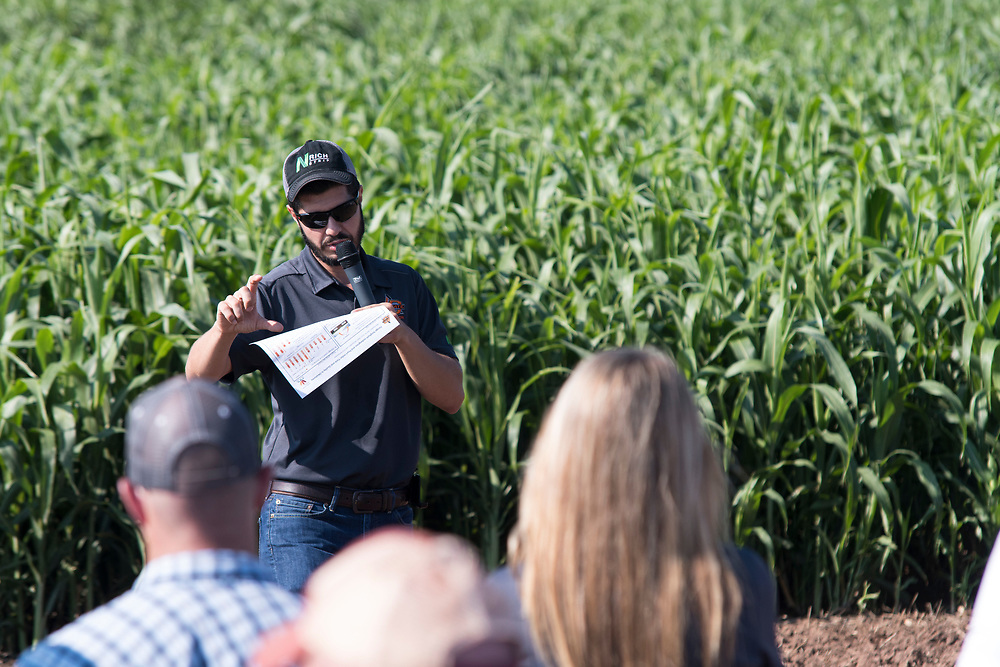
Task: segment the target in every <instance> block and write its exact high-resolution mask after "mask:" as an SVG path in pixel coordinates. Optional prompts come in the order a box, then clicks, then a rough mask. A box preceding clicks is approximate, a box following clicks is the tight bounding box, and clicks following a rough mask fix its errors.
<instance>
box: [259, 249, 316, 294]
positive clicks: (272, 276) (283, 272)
mask: <svg viewBox="0 0 1000 667" xmlns="http://www.w3.org/2000/svg"><path fill="white" fill-rule="evenodd" d="M304 275H306V266H305V261H304V258H303V256H302V254H301V253H300V254H298V255H296V256H295V257H292V258H291V259H289V260H286V261H284V262H282V263H281V264H279V265H278V266H276V267H274V268H273V269H271V270H270V271H268V272H267V273H265V274H264V278H263V279H262V280H261V281H260V284H261V285H262V286H265V287H270V286H272V285H274V284H275V283H278V282H280V281H281V280H282V279H284V278H289V277H293V276H304Z"/></svg>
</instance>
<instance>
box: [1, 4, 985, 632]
mask: <svg viewBox="0 0 1000 667" xmlns="http://www.w3.org/2000/svg"><path fill="white" fill-rule="evenodd" d="M0 9H2V10H3V19H2V21H0V90H2V95H0V177H2V179H3V180H2V181H0V401H2V410H0V480H2V487H0V522H2V524H0V528H2V531H0V648H3V649H6V650H9V651H17V650H19V649H21V648H23V647H25V646H27V645H29V644H30V643H31V642H32V641H34V640H36V639H37V638H39V637H41V636H43V635H44V634H45V633H46V632H47V631H48V630H50V629H51V628H54V627H57V626H58V625H60V624H61V623H63V622H65V621H66V620H67V619H70V618H72V617H73V616H75V615H76V614H78V613H80V612H82V611H84V610H86V609H89V608H91V607H92V606H94V605H95V604H98V603H100V602H102V601H104V600H106V599H108V598H109V597H110V596H112V595H115V594H117V593H119V592H120V591H121V590H123V588H124V587H126V586H127V585H129V583H130V582H131V580H132V578H133V577H134V575H135V573H136V572H137V571H138V568H139V567H140V565H141V547H140V545H139V543H138V541H137V539H136V536H135V534H134V531H133V530H132V528H131V527H130V525H129V524H128V522H127V520H126V518H125V517H124V513H123V511H122V509H121V507H120V505H119V503H118V501H117V498H116V496H115V493H114V480H115V478H116V477H117V476H118V475H119V474H120V473H121V457H122V437H121V436H122V425H123V418H124V413H125V411H126V409H127V406H128V404H129V402H130V400H131V399H132V398H134V397H135V396H136V395H137V394H138V393H139V392H140V391H142V390H143V389H144V388H147V387H149V386H151V385H153V384H155V383H157V382H159V381H161V380H163V379H164V378H166V377H169V376H171V375H175V374H178V373H181V372H182V371H183V363H184V359H185V357H186V354H187V350H188V347H189V345H190V343H191V342H192V341H193V340H194V338H195V337H196V336H197V335H198V334H199V333H200V332H201V331H203V330H205V329H206V328H208V326H209V325H210V323H211V321H212V318H213V316H214V308H215V303H216V302H217V301H218V300H219V299H221V298H223V297H224V296H225V295H226V294H228V293H230V292H232V291H233V290H234V289H236V288H237V287H238V286H240V285H241V284H243V283H244V282H245V280H246V277H247V276H248V275H249V274H251V273H253V272H266V271H267V270H268V269H270V268H271V267H273V266H275V265H276V264H278V263H279V262H281V261H283V260H285V259H287V258H289V257H291V256H292V255H293V254H295V253H296V252H297V251H298V249H299V247H300V243H301V241H300V240H299V238H298V235H297V233H296V231H295V228H294V226H293V225H292V224H291V222H290V220H289V219H288V217H287V215H286V213H285V212H284V209H283V194H282V190H281V184H280V174H279V165H280V163H281V160H282V159H283V157H284V156H285V154H287V152H288V151H289V150H290V149H291V148H293V147H294V146H296V145H299V144H300V143H302V142H303V141H304V140H306V139H308V138H312V137H315V138H332V139H335V140H337V141H338V142H340V143H341V144H342V145H343V146H344V147H345V148H346V149H347V150H348V152H349V153H351V155H352V156H354V158H355V163H356V164H357V166H358V168H359V171H360V172H361V176H362V180H363V181H364V184H365V195H366V197H365V204H366V213H367V215H368V220H369V232H368V235H367V237H366V240H365V247H366V249H367V250H368V251H369V252H373V253H375V254H378V255H380V256H384V257H388V258H391V259H396V260H399V261H403V262H406V263H408V264H410V265H412V266H414V267H416V268H417V269H418V270H419V271H420V272H421V273H422V274H423V275H424V276H425V278H426V279H427V281H428V283H429V284H430V286H431V288H432V290H433V291H434V292H435V293H436V294H437V295H438V299H439V305H440V307H441V310H442V314H443V317H444V319H445V322H446V326H447V327H448V329H449V331H450V333H451V337H452V341H453V343H454V344H455V345H456V349H457V351H458V353H459V355H460V358H461V362H462V364H463V367H464V368H465V373H466V376H465V388H466V394H467V398H466V403H465V405H464V406H463V408H462V410H461V411H460V412H459V413H458V415H455V416H449V415H445V414H443V413H439V412H438V411H435V410H433V409H428V410H427V411H426V412H425V415H426V427H425V442H426V443H427V445H428V447H427V453H426V456H425V459H424V460H423V462H422V464H421V468H422V470H423V472H424V474H425V475H426V477H427V488H426V493H427V495H428V497H429V499H430V500H431V503H432V504H431V507H430V508H429V509H428V510H427V511H425V512H424V513H423V515H422V516H421V517H420V521H421V522H422V524H423V525H425V526H428V527H431V528H434V529H438V530H449V531H452V532H456V533H458V534H460V535H463V536H465V537H467V538H468V539H470V540H472V541H473V542H474V543H475V544H476V545H477V546H478V547H479V548H480V550H481V553H482V554H483V559H484V562H485V563H486V564H487V565H489V566H494V565H496V564H497V563H499V562H502V559H503V556H504V552H505V539H506V533H507V531H508V530H509V528H510V526H511V525H512V523H513V521H514V520H515V518H516V489H517V480H518V476H519V474H520V468H521V466H522V464H523V461H524V459H525V457H526V454H527V450H528V448H529V446H530V440H531V437H532V435H533V433H534V431H535V429H536V428H537V425H538V422H539V420H540V419H541V416H542V414H543V412H544V409H545V406H546V405H547V404H548V402H549V401H550V400H551V397H552V395H553V393H554V391H555V390H556V389H557V388H558V386H559V385H560V383H561V382H562V380H563V379H564V377H565V375H566V373H568V371H569V369H571V368H572V367H573V366H574V365H575V363H576V362H577V361H578V360H579V359H580V358H581V357H582V356H585V355H587V354H589V353H590V352H592V351H594V350H599V349H604V348H608V347H612V346H619V345H655V346H657V347H660V348H662V349H665V350H668V351H669V352H670V353H671V354H673V355H674V356H675V357H676V358H677V360H678V362H679V364H680V365H681V367H682V368H683V369H684V371H685V373H686V374H687V376H688V377H689V379H690V381H691V385H692V387H693V388H694V390H695V392H696V394H697V396H698V399H699V403H700V405H701V407H702V410H703V412H704V415H705V421H706V424H707V426H708V428H709V430H710V431H711V433H712V435H713V437H714V438H715V439H716V441H717V442H718V444H719V446H720V449H721V450H722V452H723V454H724V459H725V463H726V466H727V469H728V471H729V474H730V479H731V480H732V483H733V527H734V536H735V539H736V541H737V542H738V543H740V544H744V545H747V546H749V547H751V548H754V549H756V550H758V551H759V552H760V553H762V554H764V555H765V556H766V557H767V558H768V559H769V562H770V563H771V564H772V565H773V567H774V570H775V574H776V576H777V579H778V583H779V594H780V597H781V604H782V607H783V609H785V610H787V611H789V612H790V613H804V612H805V611H807V610H809V609H812V610H830V611H843V610H850V609H861V608H872V607H879V606H882V605H888V606H906V605H912V604H919V603H921V602H922V601H931V602H941V603H944V604H950V605H955V604H958V603H966V602H968V601H969V600H970V598H971V595H972V594H973V592H974V588H975V585H976V583H977V582H978V577H979V575H980V573H981V570H982V566H983V562H984V559H985V556H986V554H987V553H988V550H989V548H990V545H991V544H992V540H993V537H994V535H995V533H996V530H997V523H998V519H1000V514H998V512H1000V503H998V497H997V486H998V484H997V481H998V470H997V432H998V420H997V418H996V417H995V416H994V413H995V408H996V401H997V398H998V393H997V384H998V381H1000V376H998V372H1000V367H998V365H997V364H996V363H995V362H996V356H997V355H996V351H997V348H998V346H1000V338H998V336H997V332H996V324H997V315H998V312H1000V302H997V301H995V300H994V295H995V294H996V293H997V289H998V282H1000V264H998V262H997V261H996V259H995V257H996V249H997V245H998V233H997V224H996V223H997V219H998V211H1000V203H998V201H997V166H996V164H995V163H996V162H997V152H998V150H997V147H998V144H1000V134H998V124H997V115H996V110H997V108H998V107H1000V86H998V76H1000V75H998V70H997V68H996V54H997V52H998V47H1000V19H998V17H997V13H996V11H995V8H994V7H993V4H992V3H991V2H987V1H986V0H968V1H966V2H961V3H953V2H950V1H946V0H916V1H915V2H913V1H911V2H874V1H873V0H863V1H860V2H834V1H824V0H813V1H801V2H778V1H777V0H759V1H754V0H736V1H734V2H727V1H725V0H707V1H705V2H693V1H683V2H674V1H669V2H663V3H649V2H638V1H635V0H624V1H623V2H620V3H611V4H608V3H601V2H592V1H590V0H574V1H573V2H569V1H568V0H553V1H552V2H545V3H541V2H530V1H527V0H515V1H513V2H504V3H500V2H470V1H468V0H457V1H453V2H449V3H443V2H438V0H428V1H427V2H419V3H417V2H406V1H403V0H386V1H384V2H377V3H367V4H365V3H361V4H358V3H355V4H345V3H340V4H337V3H333V4H331V3H327V2H314V1H311V0H297V1H294V2H286V3H273V2H262V1H260V0H248V1H247V2H242V3H230V2H223V1H222V0H201V1H200V2H191V1H190V0H180V1H179V2H173V3H147V2H135V1H134V0H74V1H72V2H70V1H69V0H24V1H22V2H16V3H15V2H9V1H7V2H3V3H2V6H0ZM236 389H237V391H239V392H240V394H241V396H242V397H243V398H244V399H245V400H246V401H247V403H248V404H249V405H250V406H251V408H252V409H253V410H254V411H255V414H257V415H258V416H259V419H260V422H261V427H262V428H264V427H265V426H266V423H267V422H268V421H269V412H270V409H269V403H268V400H267V397H266V394H265V393H264V390H263V386H262V385H261V383H260V382H259V380H257V379H256V378H247V379H244V380H241V381H240V382H239V383H238V384H237V385H236ZM595 492H600V491H599V490H595Z"/></svg>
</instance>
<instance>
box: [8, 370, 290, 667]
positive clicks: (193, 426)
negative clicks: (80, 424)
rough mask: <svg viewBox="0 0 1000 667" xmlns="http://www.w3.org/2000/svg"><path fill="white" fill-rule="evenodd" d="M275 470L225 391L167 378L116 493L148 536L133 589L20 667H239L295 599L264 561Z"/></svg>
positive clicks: (147, 402)
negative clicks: (262, 544)
mask: <svg viewBox="0 0 1000 667" xmlns="http://www.w3.org/2000/svg"><path fill="white" fill-rule="evenodd" d="M270 481H271V472H270V470H269V469H267V468H261V466H260V459H259V455H258V450H257V435H256V428H255V426H254V424H253V421H252V420H251V418H250V415H249V413H248V412H247V410H246V408H244V407H243V405H242V404H241V403H240V402H239V400H238V399H237V398H236V397H235V396H234V395H233V394H232V393H231V392H230V391H228V390H226V389H223V388H222V387H219V386H217V385H214V384H212V383H209V382H205V381H203V380H193V381H188V380H186V379H184V378H174V379H172V380H168V381H167V382H164V383H163V384H161V385H158V386H157V387H154V388H153V389H150V390H149V391H147V392H145V393H144V394H142V395H141V396H140V397H139V398H138V399H137V400H136V402H135V403H134V404H133V406H132V408H131V410H130V411H129V414H128V417H127V420H126V431H125V476H124V477H122V478H121V479H120V480H118V492H119V494H120V495H121V499H122V502H123V503H124V505H125V509H126V510H127V511H128V513H129V515H130V516H131V517H132V518H133V519H134V520H135V522H136V524H137V525H138V527H139V530H140V532H141V533H142V538H143V543H144V544H145V547H146V566H145V568H143V571H142V572H141V573H140V575H139V577H138V578H137V579H136V581H135V584H134V585H133V586H132V589H131V590H130V591H128V592H126V593H124V594H123V595H121V596H119V597H117V598H115V599H114V600H112V601H111V602H109V603H107V604H106V605H104V606H102V607H98V608H97V609H95V610H93V611H91V612H89V613H87V614H85V615H83V616H81V617H80V618H78V619H77V620H76V621H74V622H73V623H71V624H69V625H67V626H66V627H64V628H63V629H61V630H59V631H58V632H56V633H54V634H52V635H50V636H49V637H48V638H47V639H45V641H43V642H42V643H40V644H39V645H38V646H37V647H35V648H34V649H33V650H31V651H29V652H26V653H24V654H23V655H22V656H21V657H20V659H19V660H18V663H17V664H18V665H23V666H25V667H27V666H30V665H196V664H197V665H234V666H235V665H242V664H244V663H245V662H246V661H247V659H248V657H249V656H250V655H251V653H252V651H253V650H254V647H255V646H256V643H257V640H258V637H259V636H260V634H261V633H262V632H263V631H264V630H267V629H269V628H272V627H274V626H276V625H278V624H280V623H282V622H284V621H285V620H287V619H289V618H291V617H293V616H294V615H295V614H296V613H297V612H298V610H299V606H300V603H299V599H298V597H297V596H295V595H293V594H291V593H289V592H288V591H286V590H284V589H283V588H281V587H280V586H278V585H277V584H276V583H274V581H273V579H272V577H271V575H270V572H268V571H267V569H265V568H263V567H262V566H261V565H260V564H259V562H258V561H257V558H256V551H257V512H258V511H259V508H260V505H261V503H262V502H263V499H264V496H265V495H266V494H267V487H268V484H269V483H270Z"/></svg>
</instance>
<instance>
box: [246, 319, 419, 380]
mask: <svg viewBox="0 0 1000 667" xmlns="http://www.w3.org/2000/svg"><path fill="white" fill-rule="evenodd" d="M397 326H399V321H398V320H397V319H396V316H395V315H393V314H392V312H391V311H390V310H389V308H388V307H387V306H383V307H381V308H365V309H363V310H358V311H355V312H353V313H351V314H349V315H344V316H343V317H334V318H331V319H329V320H323V321H322V322H316V323H315V324H310V325H308V326H304V327H300V328H298V329H292V330H291V331H286V332H284V333H280V334H278V335H276V336H271V337H270V338H265V339H264V340H261V341H257V342H256V343H254V345H259V346H260V347H261V348H263V350H264V351H265V352H267V356H268V357H270V358H271V361H273V362H274V365H275V366H277V367H278V370H279V371H281V374H282V375H284V376H285V379H286V380H288V383H289V384H290V385H292V387H293V388H294V389H295V391H296V393H298V395H299V396H300V397H305V396H307V395H309V393H310V392H312V391H313V390H314V389H315V388H316V387H318V386H320V385H321V384H323V383H324V382H326V381H327V380H329V379H330V378H332V377H333V376H334V375H336V374H337V373H338V372H340V370H341V369H342V368H344V367H345V366H347V364H349V363H351V362H352V361H354V360H355V359H357V358H358V357H359V356H360V355H361V353H362V352H364V351H365V350H367V349H368V348H370V347H371V346H372V345H374V344H375V343H377V342H379V341H380V340H381V339H382V337H383V336H385V335H386V334H387V333H389V332H390V331H392V330H393V329H395V328H396V327H397Z"/></svg>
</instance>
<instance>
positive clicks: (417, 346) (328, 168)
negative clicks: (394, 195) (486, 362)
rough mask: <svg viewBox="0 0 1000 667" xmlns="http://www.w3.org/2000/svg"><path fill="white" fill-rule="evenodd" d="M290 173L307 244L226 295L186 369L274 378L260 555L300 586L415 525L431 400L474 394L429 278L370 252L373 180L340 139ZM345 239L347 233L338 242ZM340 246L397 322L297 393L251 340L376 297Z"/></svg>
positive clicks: (303, 156)
mask: <svg viewBox="0 0 1000 667" xmlns="http://www.w3.org/2000/svg"><path fill="white" fill-rule="evenodd" d="M282 182H283V185H284V188H285V197H286V199H287V207H286V208H287V209H288V212H289V213H290V214H291V216H292V218H293V219H294V220H295V223H296V224H297V225H298V227H299V232H300V233H301V235H302V239H303V241H304V242H305V248H304V249H303V250H302V252H301V253H300V254H299V255H298V256H297V257H295V258H293V259H291V260H289V261H287V262H285V263H283V264H281V265H279V266H278V267H277V268H275V269H273V270H272V271H271V272H269V273H268V274H267V275H266V276H263V277H261V276H259V275H253V276H250V278H249V280H247V283H246V285H244V286H243V287H241V288H240V289H238V290H237V291H236V292H235V293H234V294H232V295H230V296H228V297H226V299H225V301H222V302H220V303H219V304H218V308H217V311H216V319H215V323H214V324H213V326H212V328H211V329H209V330H208V331H207V332H205V333H204V334H202V336H201V337H200V338H199V339H198V340H197V341H196V342H195V343H194V345H193V346H192V347H191V353H190V355H189V356H188V359H187V367H186V372H187V376H188V377H189V378H196V377H198V378H205V379H211V380H220V379H221V380H223V381H225V382H232V381H234V380H235V379H236V378H237V377H239V376H241V375H244V374H246V373H250V372H253V371H258V372H260V374H261V376H262V378H263V379H264V382H265V383H266V384H267V387H268V390H269V391H270V392H271V404H272V407H273V410H274V419H273V421H272V422H271V426H270V428H269V429H268V431H267V435H266V436H265V438H264V446H263V458H264V461H265V462H266V463H267V464H268V465H270V466H271V467H273V468H274V471H275V480H274V482H273V483H272V485H271V493H270V494H269V495H268V497H267V500H266V501H265V502H264V505H263V507H262V508H261V514H260V558H261V561H262V562H263V563H265V564H268V565H270V566H271V567H272V568H273V570H274V574H275V579H276V580H277V581H278V583H279V584H281V585H282V586H284V587H285V588H287V589H289V590H291V591H296V592H299V591H301V590H302V587H303V585H304V584H305V581H306V579H307V578H308V576H309V574H310V573H311V572H312V571H313V570H315V569H316V568H317V567H319V566H320V565H321V564H322V563H323V562H324V561H326V560H327V559H328V558H329V557H330V556H331V555H333V554H334V553H336V552H337V551H338V550H340V549H341V548H343V547H344V546H345V545H346V544H347V543H348V542H349V541H351V540H352V539H354V538H356V537H359V536H362V535H364V534H366V533H368V532H370V531H371V530H374V529H375V528H378V527H380V526H384V525H390V524H403V525H408V524H411V523H412V521H413V509H412V506H411V502H413V501H416V497H415V495H414V489H413V488H411V487H412V486H413V485H411V480H412V478H413V472H414V470H415V469H416V465H417V458H418V455H419V451H420V431H421V422H420V411H421V399H422V398H423V399H426V400H427V401H429V402H430V403H432V404H433V405H435V406H437V407H438V408H441V409H442V410H445V411H446V412H449V413H455V412H457V411H458V409H459V407H461V405H462V401H463V400H464V399H465V393H464V390H463V388H462V368H461V366H460V365H459V363H458V360H457V358H456V356H455V351H454V349H453V348H452V346H451V344H450V343H449V342H448V337H447V334H446V332H445V329H444V325H443V324H442V322H441V318H440V315H439V314H438V307H437V303H436V301H435V300H434V297H433V296H432V295H431V293H430V291H429V290H428V288H427V286H426V284H425V283H424V281H423V279H422V278H421V277H420V276H419V274H417V272H416V271H414V270H413V269H412V268H410V267H408V266H406V265H404V264H399V263H397V262H391V261H388V260H384V259H379V258H377V257H373V256H370V255H367V254H365V253H364V251H363V250H360V248H361V240H362V238H363V236H364V232H365V218H364V212H363V210H362V201H363V193H364V188H363V187H362V185H361V183H360V182H359V180H358V176H357V172H356V171H355V168H354V164H353V163H352V162H351V159H350V157H348V155H347V153H346V152H344V150H343V149H342V148H341V147H340V146H338V145H337V144H335V143H333V142H331V141H325V140H309V141H307V142H306V143H305V144H304V145H302V146H300V147H298V148H296V149H295V150H294V151H292V152H291V153H290V154H289V155H288V157H286V158H285V162H284V167H283V178H282ZM344 241H350V243H349V244H345V245H343V246H338V244H340V243H342V242H344ZM351 246H353V248H352V247H351ZM338 247H340V248H341V249H343V248H348V249H349V251H350V252H352V254H353V251H354V249H358V254H359V261H360V267H361V271H360V272H359V271H358V270H357V267H354V266H353V261H349V262H348V263H350V264H352V275H353V276H354V277H355V278H357V276H358V275H361V276H363V279H364V281H365V283H366V293H367V290H370V292H371V295H372V296H373V297H374V299H375V302H376V304H384V305H386V306H388V307H390V308H391V309H392V311H393V312H394V313H395V315H396V317H397V319H398V320H399V321H400V326H398V327H396V328H394V329H393V330H392V331H391V332H389V333H388V334H386V336H385V337H384V338H382V340H380V341H379V344H377V345H374V346H373V347H371V348H369V349H368V350H366V351H365V352H364V353H363V354H362V355H361V356H360V357H358V358H357V359H355V360H354V361H353V362H351V363H350V364H348V365H347V367H345V368H344V369H343V370H341V371H340V372H339V373H337V374H336V375H334V376H333V377H332V378H330V379H329V380H327V381H326V382H324V383H323V385H322V386H320V387H319V388H317V389H316V390H315V391H313V392H312V393H310V394H308V395H307V396H305V397H304V398H300V397H299V395H298V393H296V391H295V389H294V388H293V387H292V386H291V385H290V384H289V383H288V382H287V380H285V378H284V376H283V375H282V374H281V373H280V372H279V370H278V369H277V368H276V367H275V366H274V364H273V363H272V362H271V360H270V359H269V358H268V356H267V354H266V352H264V350H262V349H261V348H260V346H258V345H253V343H254V342H255V341H258V340H261V339H263V338H266V337H268V336H272V335H274V334H275V333H278V332H281V331H289V330H292V329H297V328H299V327H303V326H306V325H309V324H313V323H315V322H320V321H323V320H327V319H330V318H333V317H340V316H343V315H347V314H349V313H350V312H351V311H352V310H354V309H355V308H357V307H359V306H363V305H366V304H364V303H359V302H358V301H357V299H356V296H357V295H356V293H355V291H354V288H353V283H352V279H351V277H349V276H348V274H347V272H346V271H345V270H344V267H343V266H341V263H340V260H341V259H342V258H341V257H339V256H338ZM348 259H350V258H348ZM365 300H367V298H366V299H365ZM378 307H381V306H378Z"/></svg>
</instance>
